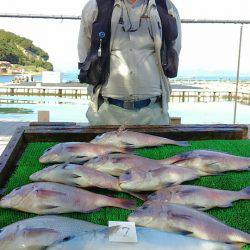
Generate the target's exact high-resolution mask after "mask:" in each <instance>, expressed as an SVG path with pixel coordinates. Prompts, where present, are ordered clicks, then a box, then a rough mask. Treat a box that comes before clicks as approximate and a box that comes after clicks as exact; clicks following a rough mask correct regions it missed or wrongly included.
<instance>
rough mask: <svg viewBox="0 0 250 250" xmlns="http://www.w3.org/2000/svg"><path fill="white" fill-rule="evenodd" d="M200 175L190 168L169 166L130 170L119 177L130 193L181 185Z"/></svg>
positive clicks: (121, 183) (123, 186)
mask: <svg viewBox="0 0 250 250" xmlns="http://www.w3.org/2000/svg"><path fill="white" fill-rule="evenodd" d="M198 177H199V174H198V173H197V172H196V171H195V170H193V169H188V168H182V167H177V166H168V167H167V168H166V167H163V168H159V169H155V170H150V171H141V170H135V169H133V170H130V171H128V172H126V173H125V174H124V175H121V176H120V177H119V182H120V187H121V188H122V189H124V190H129V191H135V192H140V191H156V190H159V189H161V188H163V187H167V186H172V185H177V184H180V183H182V182H184V181H188V180H194V179H197V178H198Z"/></svg>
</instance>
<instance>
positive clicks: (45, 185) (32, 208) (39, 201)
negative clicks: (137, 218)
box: [0, 182, 135, 214]
mask: <svg viewBox="0 0 250 250" xmlns="http://www.w3.org/2000/svg"><path fill="white" fill-rule="evenodd" d="M109 206H111V207H120V208H124V209H134V208H135V203H134V201H131V200H125V199H118V198H112V197H108V196H104V195H100V194H95V193H92V192H89V191H86V190H82V189H80V188H75V187H71V186H66V185H63V184H57V183H51V182H37V183H32V184H28V185H26V186H23V187H20V188H17V189H15V190H13V191H12V192H11V193H10V194H8V195H6V196H5V197H3V198H2V199H1V200H0V207H3V208H13V209H17V210H20V211H24V212H30V213H35V214H57V213H58V214H59V213H70V212H82V213H88V212H92V211H96V210H99V209H100V208H102V207H109Z"/></svg>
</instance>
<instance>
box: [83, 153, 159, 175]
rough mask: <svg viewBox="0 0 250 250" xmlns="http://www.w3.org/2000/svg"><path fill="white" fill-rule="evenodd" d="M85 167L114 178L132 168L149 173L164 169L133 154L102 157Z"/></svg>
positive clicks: (149, 160) (89, 162) (86, 164)
mask: <svg viewBox="0 0 250 250" xmlns="http://www.w3.org/2000/svg"><path fill="white" fill-rule="evenodd" d="M84 166H86V167H89V168H93V169H96V170H98V171H101V172H103V173H106V174H110V175H113V176H120V175H122V174H124V173H125V172H126V171H128V170H130V169H132V168H133V169H134V168H135V169H141V170H145V171H148V170H153V169H158V168H162V167H163V166H162V165H161V164H159V163H158V162H157V161H156V160H152V159H148V158H144V157H140V156H137V155H132V154H131V155H130V154H109V155H102V156H98V157H96V158H93V159H90V160H89V161H87V162H86V163H84Z"/></svg>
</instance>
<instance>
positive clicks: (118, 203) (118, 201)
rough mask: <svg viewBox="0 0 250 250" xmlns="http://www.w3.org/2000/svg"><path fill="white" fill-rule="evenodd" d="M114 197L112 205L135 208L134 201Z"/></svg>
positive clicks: (129, 208)
mask: <svg viewBox="0 0 250 250" xmlns="http://www.w3.org/2000/svg"><path fill="white" fill-rule="evenodd" d="M113 199H115V201H114V206H115V207H120V208H124V209H128V210H135V209H136V202H135V201H132V200H125V199H120V198H113Z"/></svg>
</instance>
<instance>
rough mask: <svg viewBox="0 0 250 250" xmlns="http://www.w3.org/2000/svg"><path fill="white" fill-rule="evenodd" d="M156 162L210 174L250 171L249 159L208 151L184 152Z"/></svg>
mask: <svg viewBox="0 0 250 250" xmlns="http://www.w3.org/2000/svg"><path fill="white" fill-rule="evenodd" d="M158 162H159V163H160V164H176V165H179V166H182V167H187V168H192V169H199V170H201V171H203V172H207V173H211V174H218V173H222V172H227V171H244V170H247V171H250V157H239V156H234V155H230V154H227V153H222V152H216V151H210V150H194V151H190V152H185V153H181V154H178V155H175V156H173V157H170V158H167V159H163V160H159V161H158Z"/></svg>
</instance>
